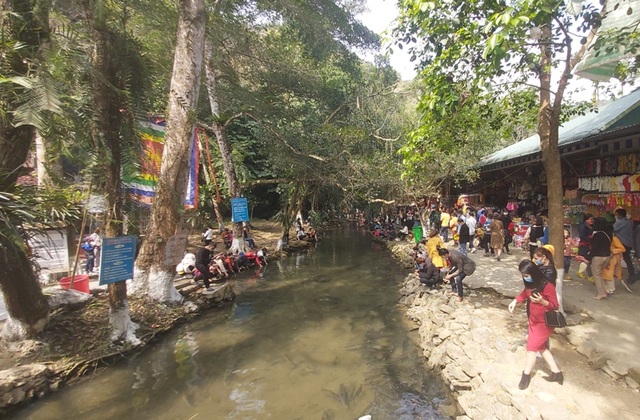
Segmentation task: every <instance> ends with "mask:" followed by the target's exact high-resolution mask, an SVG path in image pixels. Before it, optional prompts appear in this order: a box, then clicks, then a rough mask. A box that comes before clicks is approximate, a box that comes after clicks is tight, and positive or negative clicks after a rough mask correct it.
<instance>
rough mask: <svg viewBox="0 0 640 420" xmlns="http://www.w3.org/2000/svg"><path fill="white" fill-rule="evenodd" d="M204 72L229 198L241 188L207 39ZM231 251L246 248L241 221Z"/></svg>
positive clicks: (236, 224) (235, 231) (233, 196)
mask: <svg viewBox="0 0 640 420" xmlns="http://www.w3.org/2000/svg"><path fill="white" fill-rule="evenodd" d="M205 74H206V85H207V93H208V94H209V106H210V107H211V114H212V115H213V117H214V119H215V121H214V123H213V131H214V134H215V136H216V141H217V142H218V148H219V149H220V156H221V158H222V166H223V168H224V175H225V177H226V179H227V185H228V186H229V195H230V196H231V198H237V197H241V196H242V188H241V187H240V182H238V177H237V176H236V171H235V168H234V165H233V159H232V149H231V144H229V139H228V138H227V130H226V126H225V124H224V123H223V122H222V121H220V119H219V118H220V102H219V101H218V92H217V79H216V74H215V69H214V68H213V48H212V47H211V43H210V42H209V41H207V42H206V43H205ZM229 250H230V251H231V252H240V251H245V250H246V244H245V242H244V239H243V237H242V223H233V242H232V244H231V248H230V249H229Z"/></svg>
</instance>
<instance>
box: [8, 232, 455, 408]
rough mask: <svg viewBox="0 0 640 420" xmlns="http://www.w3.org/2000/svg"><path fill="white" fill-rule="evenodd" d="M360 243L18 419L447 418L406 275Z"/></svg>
mask: <svg viewBox="0 0 640 420" xmlns="http://www.w3.org/2000/svg"><path fill="white" fill-rule="evenodd" d="M383 252H385V251H383V250H382V249H381V248H380V247H379V246H376V244H373V243H371V242H370V241H369V239H368V238H367V237H365V236H363V235H358V234H346V233H340V232H337V233H334V234H332V235H330V236H329V237H327V238H326V239H325V240H323V241H322V242H320V244H319V245H318V247H317V249H315V250H314V251H313V252H309V253H305V254H301V255H298V256H296V257H292V258H289V259H286V260H281V261H277V262H273V263H271V264H270V265H269V266H267V267H266V268H265V269H263V270H262V271H254V272H250V273H245V274H244V275H243V276H242V278H241V279H239V280H237V282H236V285H235V287H236V291H237V294H238V297H237V300H236V301H235V302H234V303H233V305H230V306H229V307H227V308H224V309H222V310H215V311H212V312H210V313H208V314H206V315H204V316H203V317H202V318H200V319H199V320H197V321H195V322H192V323H190V324H189V325H187V326H185V327H183V328H182V329H179V330H178V331H176V332H174V333H172V334H171V335H169V336H168V337H166V338H165V339H164V340H162V342H160V343H158V344H157V345H155V346H153V347H152V348H150V349H149V350H148V351H145V352H144V353H142V354H140V355H138V356H135V357H133V358H132V359H131V360H128V361H126V362H124V363H120V364H118V365H117V366H115V367H113V368H111V369H109V370H108V371H107V372H104V373H101V374H98V375H96V376H94V377H93V378H91V379H89V380H87V381H83V382H82V383H80V384H78V385H76V386H73V387H68V388H66V389H63V390H61V391H60V392H58V393H56V394H53V395H52V396H51V397H48V398H47V399H45V400H44V401H41V402H38V403H34V404H33V405H31V406H30V407H28V408H26V409H24V410H22V411H20V412H18V413H14V416H13V417H15V418H29V419H58V418H63V417H64V418H79V419H84V418H91V419H112V418H118V417H120V418H123V419H128V418H145V419H146V418H153V419H196V418H198V419H267V418H269V419H354V418H358V417H359V416H362V415H365V414H371V415H372V416H373V418H374V419H431V418H441V416H440V415H439V414H438V412H437V411H436V410H435V409H434V407H435V406H437V405H438V403H440V402H443V401H444V400H443V398H445V397H444V395H445V392H444V391H443V389H444V388H443V387H442V386H441V384H440V382H439V380H438V379H437V378H434V377H432V376H429V375H428V374H427V373H426V372H425V371H424V369H423V367H422V366H423V364H424V362H423V360H422V356H421V352H420V349H419V348H418V347H417V346H416V345H415V343H414V341H413V340H412V339H411V337H410V336H409V335H408V333H407V331H406V328H405V326H404V325H403V323H402V322H401V320H402V317H403V314H402V310H403V309H402V308H399V307H397V306H396V303H397V301H398V298H399V295H398V291H397V283H398V282H399V281H400V280H401V279H402V278H403V277H404V276H405V275H406V272H405V271H402V270H401V269H399V267H398V266H397V265H396V264H395V262H393V261H392V260H391V258H390V257H389V256H388V255H387V254H385V253H383Z"/></svg>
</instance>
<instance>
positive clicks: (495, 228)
mask: <svg viewBox="0 0 640 420" xmlns="http://www.w3.org/2000/svg"><path fill="white" fill-rule="evenodd" d="M489 229H490V230H491V248H492V249H493V252H495V254H496V260H498V261H500V256H501V255H502V248H504V225H503V224H502V221H501V220H500V215H499V214H498V213H493V220H492V221H491V224H490V225H489Z"/></svg>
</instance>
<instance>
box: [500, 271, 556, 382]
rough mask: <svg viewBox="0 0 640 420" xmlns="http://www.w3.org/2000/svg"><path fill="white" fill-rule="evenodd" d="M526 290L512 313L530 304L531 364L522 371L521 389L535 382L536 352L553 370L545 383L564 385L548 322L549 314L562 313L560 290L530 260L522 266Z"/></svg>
mask: <svg viewBox="0 0 640 420" xmlns="http://www.w3.org/2000/svg"><path fill="white" fill-rule="evenodd" d="M518 270H520V274H522V281H523V283H524V290H523V291H522V292H521V293H520V294H519V295H518V296H517V297H516V298H515V299H514V300H513V301H511V303H510V304H509V312H511V313H513V310H514V309H515V307H516V304H518V303H520V302H524V301H526V302H527V317H528V318H529V336H528V338H527V361H526V363H525V366H524V370H523V371H522V378H521V379H520V384H519V385H518V388H520V389H527V387H528V386H529V382H530V381H531V370H532V369H533V367H534V366H535V364H536V352H540V353H542V357H543V359H544V360H545V362H547V365H549V368H550V369H551V375H550V376H547V377H545V378H544V379H545V380H547V381H549V382H558V383H559V384H560V385H562V383H563V381H564V376H563V375H562V372H560V369H558V365H557V364H556V361H555V359H554V358H553V355H552V354H551V352H550V351H549V344H548V343H549V337H550V336H551V333H553V327H548V326H547V324H546V323H545V320H544V314H545V312H547V311H553V310H556V309H558V298H557V297H556V288H555V286H554V285H553V284H551V283H549V282H547V281H546V279H545V276H544V274H542V272H541V271H540V269H539V268H538V266H537V265H536V264H535V263H534V262H532V261H529V260H525V261H522V262H521V263H520V265H519V266H518Z"/></svg>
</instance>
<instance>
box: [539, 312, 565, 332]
mask: <svg viewBox="0 0 640 420" xmlns="http://www.w3.org/2000/svg"><path fill="white" fill-rule="evenodd" d="M544 323H545V324H547V327H552V328H564V327H566V326H567V320H566V319H565V318H564V315H563V314H562V312H558V311H547V312H545V313H544Z"/></svg>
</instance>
